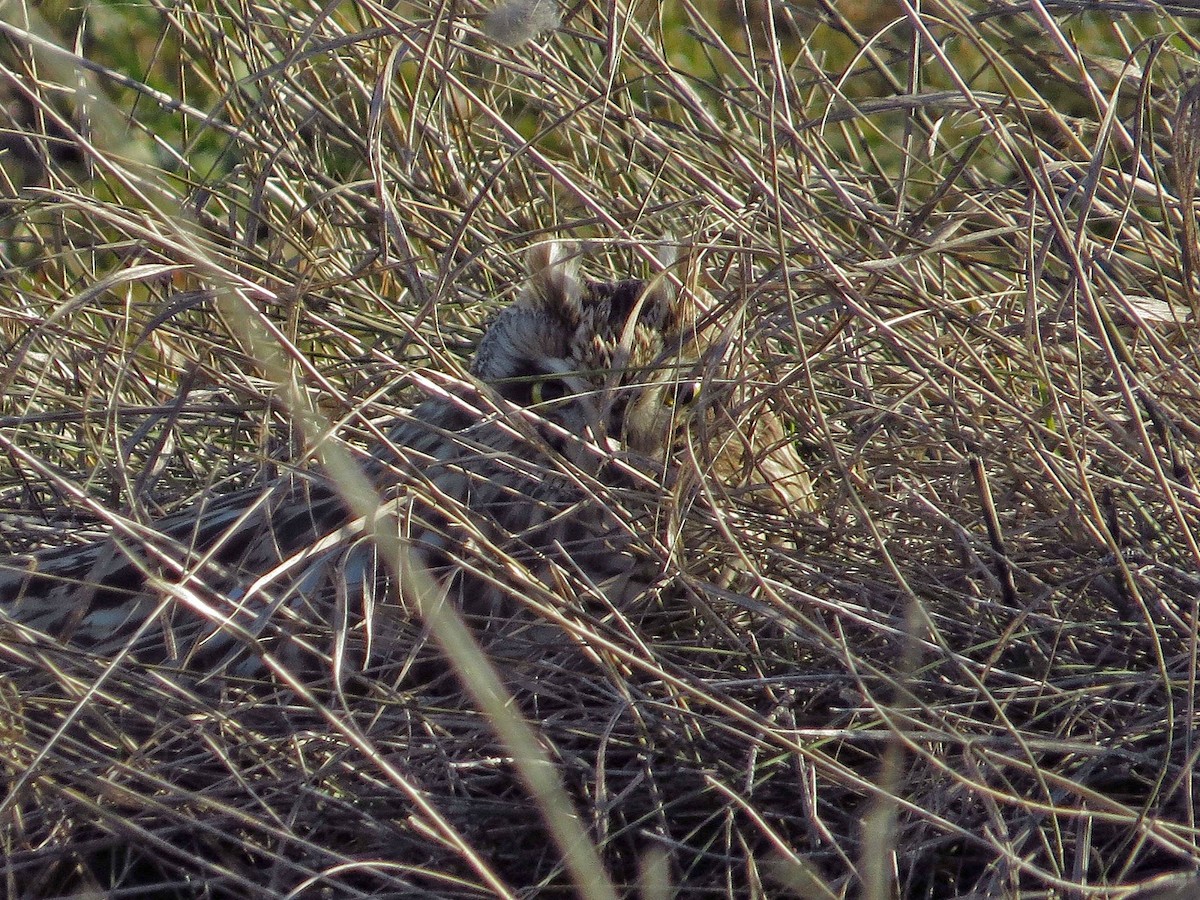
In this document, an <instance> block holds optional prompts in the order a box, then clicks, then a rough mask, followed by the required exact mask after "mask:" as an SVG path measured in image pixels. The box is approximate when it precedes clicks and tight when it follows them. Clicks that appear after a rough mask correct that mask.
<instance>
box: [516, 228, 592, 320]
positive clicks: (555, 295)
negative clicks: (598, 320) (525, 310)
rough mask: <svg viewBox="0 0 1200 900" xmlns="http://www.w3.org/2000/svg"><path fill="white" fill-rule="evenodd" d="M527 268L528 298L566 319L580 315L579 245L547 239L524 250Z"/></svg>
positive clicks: (581, 287)
mask: <svg viewBox="0 0 1200 900" xmlns="http://www.w3.org/2000/svg"><path fill="white" fill-rule="evenodd" d="M525 268H526V270H527V271H528V272H529V281H530V289H529V291H528V293H527V295H526V296H527V297H528V298H529V300H530V301H531V302H532V303H533V304H535V305H537V306H539V307H541V308H543V309H545V310H546V311H547V312H549V313H552V314H553V315H555V316H556V317H558V318H559V319H562V320H564V321H567V322H578V321H579V320H580V317H581V315H582V297H583V286H582V285H581V284H580V281H579V245H578V244H575V243H564V242H561V241H547V242H546V243H544V244H536V245H534V246H533V247H530V248H529V250H528V252H526V254H525Z"/></svg>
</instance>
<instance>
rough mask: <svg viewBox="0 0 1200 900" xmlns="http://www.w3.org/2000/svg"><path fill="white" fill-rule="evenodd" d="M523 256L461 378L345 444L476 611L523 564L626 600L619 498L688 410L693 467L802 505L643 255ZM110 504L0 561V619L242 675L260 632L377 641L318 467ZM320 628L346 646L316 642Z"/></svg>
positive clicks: (572, 586) (43, 636) (689, 314)
mask: <svg viewBox="0 0 1200 900" xmlns="http://www.w3.org/2000/svg"><path fill="white" fill-rule="evenodd" d="M527 262H528V267H529V281H528V285H527V287H526V288H525V290H524V292H523V293H522V294H521V296H520V297H519V298H518V299H517V300H516V301H515V302H514V303H513V304H512V305H511V306H510V307H508V308H507V309H505V310H503V311H502V312H501V313H500V314H499V315H498V316H497V317H496V318H495V320H494V321H493V323H492V324H491V326H490V327H489V328H488V330H487V332H486V334H485V335H484V336H483V339H482V341H481V343H480V345H479V348H478V351H477V353H476V355H475V360H474V363H473V365H472V367H471V375H472V377H471V378H469V379H446V380H438V381H437V382H436V383H435V382H433V381H427V387H428V389H429V392H430V393H431V394H434V396H431V398H430V399H428V400H426V401H425V402H423V403H421V404H420V405H419V406H417V407H416V408H415V409H414V410H413V411H412V412H411V413H410V414H409V415H406V416H404V417H402V418H400V419H399V420H397V421H396V422H394V423H393V424H392V425H391V426H390V427H389V428H388V429H387V430H386V434H387V438H388V439H387V441H386V442H384V443H383V444H382V445H381V446H379V447H377V448H375V450H374V451H373V453H372V454H371V456H370V458H369V461H368V462H367V464H366V470H367V473H368V475H369V476H370V478H371V481H372V483H373V484H374V486H375V488H376V489H377V490H378V492H379V494H380V497H381V499H382V502H383V504H384V506H385V508H387V509H388V510H389V512H390V514H391V518H389V519H388V521H389V522H394V523H396V525H398V527H399V528H400V531H401V533H402V535H403V536H404V537H405V538H406V539H407V540H408V541H409V545H410V546H411V548H412V550H413V551H414V554H415V556H416V558H417V559H418V560H419V561H420V562H422V563H423V564H424V565H425V566H426V567H428V569H429V570H430V571H431V573H432V574H433V575H434V576H435V578H436V579H437V583H439V584H441V585H442V586H443V590H445V591H446V592H447V595H448V596H449V597H450V598H451V599H452V600H454V601H455V602H456V603H457V604H458V605H459V607H460V608H461V609H462V610H463V612H464V613H466V614H467V615H468V616H469V617H471V618H472V619H474V621H476V622H477V623H484V624H481V625H480V627H481V628H484V630H486V628H487V627H492V626H493V623H495V622H498V621H503V620H505V617H512V616H514V610H520V609H521V602H522V601H521V598H522V597H526V599H527V594H528V586H529V585H531V584H534V585H543V586H544V587H545V589H546V590H547V591H553V592H557V593H558V595H559V596H562V597H564V598H567V601H568V602H570V601H571V600H572V599H574V600H580V598H582V601H581V602H586V598H587V597H588V596H591V597H593V598H601V599H603V600H604V601H605V602H608V603H626V602H629V601H630V600H631V599H633V598H634V597H635V596H636V595H637V593H638V591H639V590H640V589H642V588H644V585H645V584H646V583H647V578H648V577H653V573H651V574H650V576H647V577H642V576H641V575H639V574H638V573H643V574H644V572H645V569H646V566H645V564H644V563H645V560H644V559H642V560H639V559H638V553H637V552H635V550H636V546H637V545H638V529H639V528H644V529H645V530H646V531H647V532H652V531H653V529H654V528H655V527H656V525H655V520H656V518H661V517H660V516H659V517H656V515H655V514H654V513H653V512H651V514H649V515H646V514H644V513H645V510H643V511H642V512H641V513H639V512H638V511H637V509H636V498H638V497H642V498H650V499H649V500H648V501H647V506H646V508H647V509H651V508H652V507H653V506H654V504H655V503H656V502H657V501H658V499H661V497H662V496H664V487H663V486H664V485H668V484H672V483H673V482H672V478H673V477H677V476H676V475H673V471H677V467H676V468H675V469H673V467H672V465H671V460H672V459H673V458H674V457H676V456H677V455H678V454H680V453H682V452H683V451H684V450H685V449H687V447H688V446H689V444H688V441H689V435H693V436H694V434H695V432H696V431H698V430H699V431H703V432H704V433H705V434H706V435H707V438H706V441H707V443H706V444H705V446H706V447H707V448H709V449H708V450H707V452H701V453H700V454H699V455H697V454H696V452H695V442H692V444H691V445H690V447H691V451H692V455H691V458H692V459H693V460H697V459H698V460H699V461H700V465H699V466H693V469H694V470H695V471H697V472H701V471H703V472H705V473H706V474H707V475H711V476H712V477H713V479H714V481H716V482H719V483H720V484H721V485H722V486H723V489H724V490H726V491H728V490H731V489H732V490H734V491H738V490H740V491H748V492H750V493H752V494H756V495H758V496H760V497H762V498H764V499H765V500H766V501H767V502H768V503H771V504H773V505H774V506H775V507H776V508H784V507H786V508H790V509H793V510H795V509H809V508H811V507H812V502H813V501H812V494H811V489H810V485H809V480H808V478H807V476H806V475H805V473H804V468H803V465H802V464H801V462H800V460H799V458H798V457H797V455H796V452H795V449H794V447H793V446H792V443H791V441H790V440H789V439H788V438H787V437H786V435H785V431H784V429H783V427H782V426H781V424H780V423H779V421H778V420H777V419H776V418H775V417H774V416H773V415H772V414H771V413H769V412H767V411H765V410H759V412H758V414H757V415H756V416H753V417H739V418H737V419H735V418H734V417H733V416H732V415H730V414H729V411H728V409H729V403H728V401H729V398H730V397H731V396H732V395H733V394H734V393H736V390H737V383H738V382H737V379H738V377H739V370H738V369H737V367H735V366H733V364H732V363H730V362H729V361H728V360H726V359H723V358H722V340H723V338H722V334H723V332H722V330H721V329H720V328H719V327H718V326H713V325H710V324H709V323H705V322H701V321H699V320H698V316H697V312H696V309H695V303H694V301H693V299H692V298H691V296H690V295H689V293H688V292H687V291H678V290H676V289H675V288H674V287H672V286H671V282H670V280H669V279H668V278H667V277H666V275H665V274H664V275H660V276H659V277H657V278H655V279H653V280H650V281H642V280H625V281H617V282H598V281H590V280H586V279H583V278H581V277H580V276H579V274H578V262H577V259H576V256H575V253H574V251H573V250H572V248H571V247H569V246H566V245H561V244H556V243H548V244H543V245H539V246H537V247H534V248H533V249H532V250H531V251H530V252H529V255H528V260H527ZM702 325H703V326H704V327H703V328H702V327H701V326H702ZM743 374H744V373H743ZM439 391H440V393H439ZM746 418H750V420H751V424H749V425H747V424H744V421H743V420H744V419H746ZM714 448H715V449H714ZM655 489H657V493H656V492H655ZM631 497H632V498H634V500H633V501H631V500H630V498H631ZM119 524H122V527H120V528H117V529H115V530H114V531H113V533H112V534H111V536H110V537H108V538H106V539H104V540H101V541H99V542H97V543H95V544H92V545H89V546H85V547H82V548H80V547H74V548H70V549H65V550H50V551H44V552H41V553H38V554H35V555H33V556H32V557H22V558H14V559H9V560H7V561H0V612H2V613H3V617H4V618H7V619H8V620H9V621H10V627H9V628H7V629H6V630H7V631H9V632H10V634H15V635H20V636H22V638H24V639H28V640H38V641H42V640H51V641H58V642H63V643H65V644H67V645H70V646H73V647H76V648H78V649H80V650H83V651H86V652H89V653H95V654H102V655H105V656H112V655H116V654H119V653H123V652H127V653H130V654H132V655H133V656H134V657H135V658H137V659H140V660H142V661H145V662H152V663H163V664H167V665H170V666H177V667H180V668H183V669H187V670H190V671H193V672H204V673H208V672H212V671H217V670H220V671H224V672H227V673H230V674H245V675H252V674H255V673H257V672H258V671H259V670H260V669H261V654H262V653H263V652H271V653H274V654H276V655H277V657H278V658H280V659H281V660H289V659H292V658H293V657H294V656H295V655H296V654H300V655H301V656H302V657H303V658H304V659H305V660H307V661H309V662H311V661H312V659H313V658H314V657H315V658H317V659H325V660H327V661H328V660H330V659H331V658H340V659H343V660H344V659H347V658H354V659H356V662H357V664H359V665H362V664H365V663H366V662H367V659H368V658H371V657H373V656H374V655H375V654H377V653H378V652H379V649H380V648H379V645H380V644H381V643H383V642H385V641H386V638H385V635H384V631H386V629H383V630H381V629H380V628H379V627H377V625H376V624H375V623H376V622H377V620H378V619H379V618H380V616H379V611H380V609H381V608H385V607H386V608H389V609H390V610H391V615H392V616H393V618H394V617H395V612H396V610H397V609H398V607H397V605H396V603H395V598H396V597H397V596H398V593H397V591H396V586H395V583H394V581H395V579H394V578H393V577H392V576H391V575H390V574H388V572H387V567H386V566H385V565H384V564H383V563H382V562H380V561H378V560H377V559H376V553H375V547H374V545H373V543H372V541H371V540H370V539H369V538H367V537H366V529H365V528H364V526H363V523H362V522H361V521H357V520H355V519H354V518H353V517H352V516H351V515H350V514H349V513H348V512H347V506H346V504H345V503H344V502H343V501H342V500H341V498H340V496H339V494H338V492H337V490H336V489H335V488H334V486H333V485H331V484H330V483H329V482H327V481H326V480H325V479H324V478H323V477H322V476H320V475H316V474H312V473H310V474H308V475H290V476H287V477H286V478H281V479H280V480H278V481H277V482H275V483H273V484H271V485H269V486H267V487H257V488H253V489H246V490H243V491H242V492H239V493H235V494H230V495H227V496H225V497H222V498H219V499H217V500H214V501H211V502H209V503H207V504H204V505H203V506H201V507H200V508H193V509H190V510H188V511H186V512H184V513H181V514H178V515H175V516H172V517H170V518H168V519H165V520H163V521H160V522H157V523H155V525H154V526H153V527H150V528H147V527H145V526H140V525H137V524H136V523H131V522H130V523H119ZM650 543H652V541H649V542H648V541H646V540H645V539H644V536H643V539H642V544H641V546H646V545H648V544H650ZM639 579H641V580H639ZM523 585H524V587H522V586H523ZM384 618H386V617H384ZM0 621H2V619H0ZM11 623H15V625H12V624H11ZM331 634H338V635H340V639H341V642H342V646H343V647H345V646H350V647H353V648H355V653H354V654H352V655H350V656H347V655H346V654H345V653H342V654H341V655H340V656H338V655H336V654H332V655H331V651H330V648H329V646H328V643H329V637H328V636H329V635H331ZM321 635H325V637H324V638H322V637H321Z"/></svg>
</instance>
